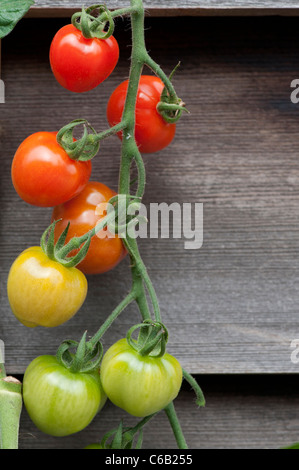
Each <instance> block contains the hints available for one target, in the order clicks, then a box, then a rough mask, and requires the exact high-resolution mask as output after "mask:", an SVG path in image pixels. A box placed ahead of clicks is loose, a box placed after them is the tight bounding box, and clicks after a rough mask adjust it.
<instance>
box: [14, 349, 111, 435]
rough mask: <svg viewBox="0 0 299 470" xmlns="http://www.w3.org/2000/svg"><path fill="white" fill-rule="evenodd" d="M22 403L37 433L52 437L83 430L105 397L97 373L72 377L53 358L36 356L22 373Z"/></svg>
mask: <svg viewBox="0 0 299 470" xmlns="http://www.w3.org/2000/svg"><path fill="white" fill-rule="evenodd" d="M23 399H24V404H25V407H26V410H27V412H28V414H29V416H30V418H31V420H32V421H33V423H34V424H35V425H36V426H37V428H38V429H40V430H41V431H43V432H44V433H46V434H50V435H52V436H68V435H69V434H74V433H76V432H78V431H81V430H82V429H84V428H85V427H86V426H87V425H88V424H89V423H90V422H91V421H92V420H93V418H94V417H95V416H96V414H97V413H98V412H99V411H100V410H101V409H102V408H103V406H104V404H105V402H106V399H107V397H106V395H105V393H104V391H103V387H102V384H101V379H100V374H99V371H98V370H95V371H92V372H75V373H73V372H70V370H69V369H66V368H65V367H64V366H63V365H61V364H60V363H59V362H58V361H57V359H56V357H55V356H39V357H37V358H36V359H34V360H33V361H32V362H31V363H30V364H29V366H28V367H27V369H26V371H25V375H24V380H23Z"/></svg>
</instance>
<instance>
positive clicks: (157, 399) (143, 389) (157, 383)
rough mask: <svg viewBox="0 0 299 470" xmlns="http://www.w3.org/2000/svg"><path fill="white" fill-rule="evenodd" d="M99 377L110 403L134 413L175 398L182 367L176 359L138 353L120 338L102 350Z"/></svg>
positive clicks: (144, 412) (140, 414)
mask: <svg viewBox="0 0 299 470" xmlns="http://www.w3.org/2000/svg"><path fill="white" fill-rule="evenodd" d="M101 381H102V385H103V388H104V391H105V393H106V395H107V397H108V399H109V400H110V401H111V402H112V403H114V405H116V406H118V407H119V408H122V409H123V410H125V411H127V412H128V413H129V414H131V415H133V416H137V417H144V416H148V415H150V414H152V413H155V412H157V411H160V410H161V409H163V408H165V406H167V405H168V404H169V403H170V402H171V401H172V400H174V399H175V398H176V396H177V395H178V393H179V390H180V387H181V384H182V368H181V366H180V364H179V362H178V361H177V359H176V358H175V357H173V356H171V355H170V354H168V353H166V354H164V356H163V357H161V358H159V357H150V356H141V355H140V354H139V353H138V352H136V351H135V350H134V349H133V348H132V347H131V346H130V345H129V344H128V342H127V340H126V339H125V338H124V339H121V340H119V341H117V342H116V343H115V344H113V345H112V346H111V347H110V348H109V349H108V351H107V352H106V353H105V355H104V357H103V361H102V365H101Z"/></svg>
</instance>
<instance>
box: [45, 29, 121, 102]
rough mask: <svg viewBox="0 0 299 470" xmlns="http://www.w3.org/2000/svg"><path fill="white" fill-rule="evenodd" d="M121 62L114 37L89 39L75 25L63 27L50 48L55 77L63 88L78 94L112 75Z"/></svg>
mask: <svg viewBox="0 0 299 470" xmlns="http://www.w3.org/2000/svg"><path fill="white" fill-rule="evenodd" d="M118 59H119V47H118V43H117V41H116V39H115V38H114V36H110V37H109V38H108V39H97V38H92V39H86V38H84V36H83V35H82V33H81V31H79V30H78V29H77V28H75V26H73V25H72V24H69V25H66V26H63V27H62V28H61V29H60V30H59V31H58V32H57V33H56V35H55V36H54V38H53V41H52V43H51V47H50V64H51V68H52V71H53V74H54V76H55V78H56V80H57V81H58V83H60V85H62V86H63V87H64V88H66V89H67V90H69V91H72V92H75V93H83V92H86V91H90V90H92V89H93V88H95V87H97V86H98V85H99V84H100V83H102V82H103V81H104V80H106V78H108V76H109V75H110V74H111V73H112V72H113V70H114V68H115V66H116V64H117V62H118Z"/></svg>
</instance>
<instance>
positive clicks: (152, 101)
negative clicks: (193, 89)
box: [107, 75, 176, 153]
mask: <svg viewBox="0 0 299 470" xmlns="http://www.w3.org/2000/svg"><path fill="white" fill-rule="evenodd" d="M163 88H164V85H163V83H162V81H161V80H160V78H158V77H155V76H151V75H142V76H141V78H140V82H139V87H138V94H137V102H136V114H135V116H136V125H135V139H136V143H137V145H138V147H139V150H140V152H141V153H154V152H158V151H159V150H162V149H163V148H165V147H167V146H168V145H169V144H170V143H171V141H172V140H173V138H174V136H175V131H176V125H175V124H170V123H167V122H166V121H164V119H163V118H162V116H161V115H160V114H159V113H158V111H157V104H158V103H159V101H160V97H161V93H162V91H163ZM127 89H128V80H126V81H124V82H122V83H121V84H120V85H119V86H118V87H117V88H116V89H115V90H114V91H113V93H112V95H111V96H110V98H109V101H108V105H107V119H108V122H109V125H110V126H111V127H112V126H114V125H115V124H118V123H119V122H120V121H121V118H122V114H123V109H124V105H125V99H126V93H127ZM117 135H118V136H119V137H120V138H121V137H122V134H121V133H118V134H117Z"/></svg>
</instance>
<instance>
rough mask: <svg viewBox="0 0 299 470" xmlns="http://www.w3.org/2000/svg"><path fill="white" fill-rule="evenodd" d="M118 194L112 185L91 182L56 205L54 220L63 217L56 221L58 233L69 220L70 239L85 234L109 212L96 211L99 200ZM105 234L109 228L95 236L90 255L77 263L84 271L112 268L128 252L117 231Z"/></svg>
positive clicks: (100, 270) (97, 271)
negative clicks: (112, 233)
mask: <svg viewBox="0 0 299 470" xmlns="http://www.w3.org/2000/svg"><path fill="white" fill-rule="evenodd" d="M115 195H116V193H115V192H114V191H112V190H111V189H110V188H108V186H106V185H104V184H102V183H99V182H95V181H92V182H89V183H88V184H87V185H86V187H85V188H84V190H83V191H82V192H81V193H80V194H79V195H78V196H77V197H75V198H73V199H72V200H71V201H68V202H66V203H65V204H62V205H59V206H57V207H55V208H54V209H53V212H52V221H54V220H59V219H62V220H59V221H58V222H57V224H56V228H55V237H56V238H58V237H59V235H60V234H61V233H62V231H63V230H64V229H65V227H66V226H67V224H68V222H70V228H69V231H68V236H67V239H66V242H67V241H68V240H69V239H70V238H72V237H73V236H81V235H83V234H84V233H86V232H88V231H89V230H91V229H92V228H93V227H94V226H95V225H96V224H97V223H98V221H99V220H100V219H101V217H103V216H104V215H105V213H104V214H103V213H102V215H97V214H96V208H97V206H98V204H104V205H105V204H106V203H107V202H108V201H109V200H110V199H111V198H112V197H113V196H115ZM103 208H104V206H103ZM106 233H107V232H106ZM103 234H105V232H104V231H101V232H99V236H97V235H95V236H94V237H92V239H91V243H90V247H89V250H88V253H87V255H86V257H85V258H84V259H83V261H81V263H79V264H78V265H77V268H78V269H80V270H81V271H82V272H83V273H84V274H102V273H105V272H107V271H110V270H111V269H113V268H114V267H115V266H117V265H118V264H119V263H120V262H121V261H122V260H123V258H124V257H125V256H126V254H127V251H126V249H125V247H124V245H123V242H122V240H121V239H120V238H119V237H118V236H117V235H115V236H113V238H108V237H105V238H103V237H102V235H103ZM74 253H75V252H73V253H71V254H72V255H73V254H74Z"/></svg>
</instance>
